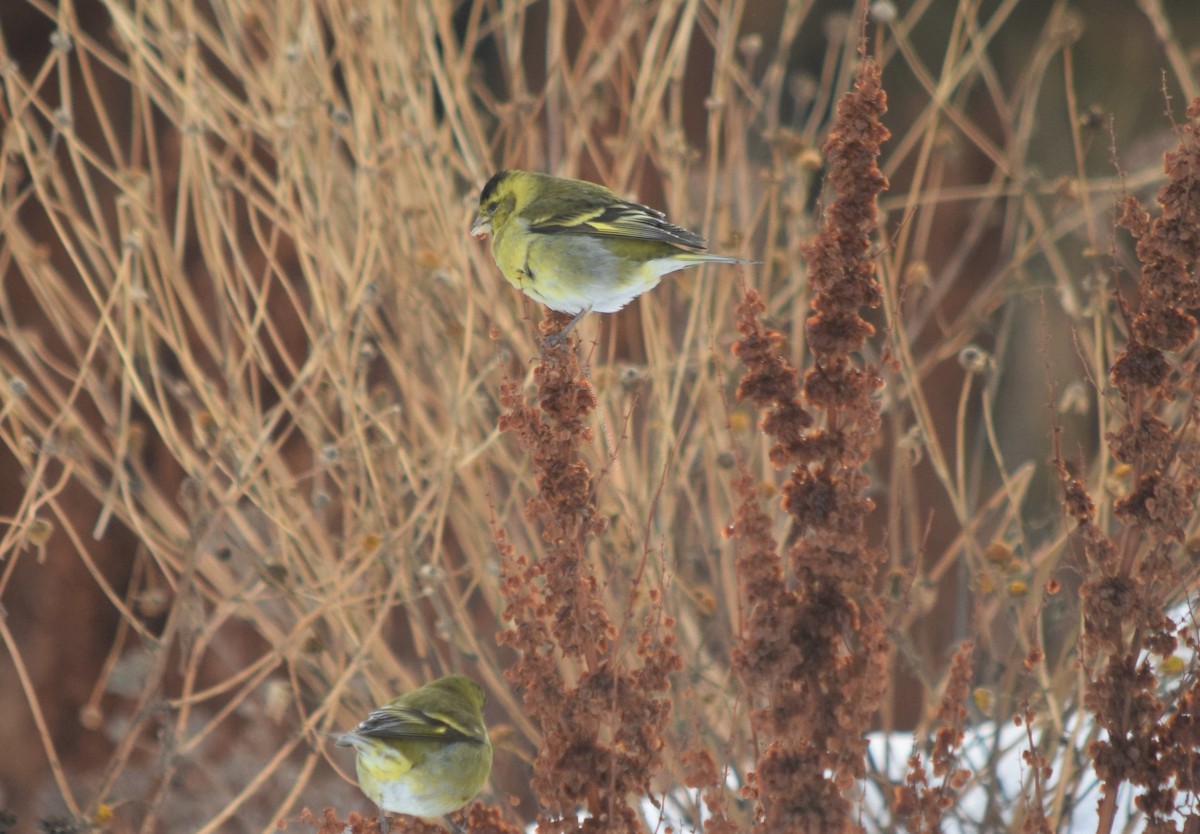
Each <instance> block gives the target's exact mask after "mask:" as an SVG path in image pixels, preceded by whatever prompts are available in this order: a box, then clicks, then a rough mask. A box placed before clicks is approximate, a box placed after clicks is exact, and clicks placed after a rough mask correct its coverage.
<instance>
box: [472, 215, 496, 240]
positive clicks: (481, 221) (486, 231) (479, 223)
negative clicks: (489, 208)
mask: <svg viewBox="0 0 1200 834" xmlns="http://www.w3.org/2000/svg"><path fill="white" fill-rule="evenodd" d="M491 233H492V221H491V220H488V219H487V218H486V217H484V216H483V215H482V214H477V215H475V222H473V223H472V224H471V237H473V238H475V239H476V240H483V239H484V238H485V237H487V236H488V235H490V234H491Z"/></svg>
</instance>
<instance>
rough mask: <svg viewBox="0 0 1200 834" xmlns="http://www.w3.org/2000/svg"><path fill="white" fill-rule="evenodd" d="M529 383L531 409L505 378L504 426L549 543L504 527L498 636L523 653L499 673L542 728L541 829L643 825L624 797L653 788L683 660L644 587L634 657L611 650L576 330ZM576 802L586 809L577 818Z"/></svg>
mask: <svg viewBox="0 0 1200 834" xmlns="http://www.w3.org/2000/svg"><path fill="white" fill-rule="evenodd" d="M566 322H567V318H566V317H564V316H562V315H560V314H553V315H550V316H548V317H547V318H546V319H545V320H543V322H542V333H543V335H544V336H551V335H553V334H555V333H558V332H560V331H561V330H562V329H563V327H564V326H565V324H566ZM534 381H535V383H536V385H537V405H536V407H535V406H533V405H530V404H528V403H527V402H526V401H525V398H524V396H523V395H522V394H521V392H520V390H519V388H518V386H517V384H516V383H511V382H510V383H507V384H506V385H505V386H504V388H503V390H502V392H501V398H502V404H503V406H504V408H505V413H504V414H503V415H502V416H501V418H500V428H501V429H503V430H506V431H512V432H514V433H515V434H516V435H517V437H518V438H519V440H520V442H521V445H522V446H523V447H524V448H525V449H526V450H527V451H528V452H529V454H530V457H531V460H532V463H533V467H534V470H535V471H536V473H537V484H538V493H537V495H535V496H534V497H533V498H532V499H530V501H529V504H528V505H527V507H526V513H527V514H528V516H529V517H530V518H531V519H532V520H534V521H535V522H536V523H537V524H538V525H539V526H540V527H541V529H542V538H543V540H544V542H545V545H546V546H545V550H544V555H543V556H542V558H540V559H538V560H536V561H535V560H531V559H530V558H529V557H527V556H523V555H517V553H516V550H515V548H514V547H512V545H511V544H509V543H508V542H507V541H506V540H505V538H504V537H503V535H502V534H501V536H500V541H499V545H500V552H501V556H502V559H503V567H502V571H503V578H502V583H501V591H502V593H503V594H504V596H505V599H506V600H507V605H506V607H505V611H504V619H505V621H506V622H508V623H510V624H511V625H512V628H511V629H508V630H506V631H503V632H501V634H500V641H501V642H502V643H503V644H504V645H507V646H510V647H512V648H513V649H515V650H516V651H517V652H518V655H519V656H518V659H517V661H516V663H515V664H514V665H513V666H512V667H510V668H509V670H508V671H507V673H506V674H507V676H508V678H509V680H510V681H512V683H513V684H515V685H516V686H519V687H520V688H521V689H522V691H523V693H524V704H525V708H526V712H527V714H528V715H529V717H530V718H531V719H533V720H534V721H536V722H537V724H538V725H539V727H540V728H541V731H542V734H543V741H542V747H541V750H540V752H539V754H538V758H537V761H536V762H535V764H534V775H533V781H532V787H533V791H534V793H535V794H536V795H537V797H538V800H539V805H540V809H541V810H540V813H539V817H538V830H539V831H542V832H554V831H576V830H579V831H605V832H621V831H631V832H632V831H640V830H641V822H640V819H639V816H638V811H637V809H636V808H635V807H633V806H632V805H630V804H629V802H628V801H627V799H628V798H630V797H635V796H642V795H645V794H647V793H648V792H649V789H650V777H651V775H652V774H653V773H654V772H655V770H656V769H657V768H658V765H659V758H660V756H661V751H662V749H663V745H664V741H663V728H664V726H665V724H666V720H667V717H668V714H669V712H670V706H671V704H670V701H669V700H668V699H667V698H666V697H665V695H664V693H665V692H666V691H667V689H668V686H669V681H668V676H669V675H670V674H671V673H672V672H674V671H676V670H677V669H678V668H679V667H680V659H679V656H678V654H677V653H676V652H675V650H674V642H675V638H674V635H673V634H672V633H671V627H672V626H673V623H672V621H671V620H670V618H668V617H665V616H663V614H662V607H661V600H660V599H659V597H658V595H657V593H656V592H651V594H650V599H651V603H652V604H651V609H652V610H651V611H650V613H649V614H648V615H647V616H646V617H645V620H644V622H643V624H642V628H641V629H640V631H639V632H638V636H637V646H636V656H637V658H638V665H637V667H636V668H629V667H628V666H627V665H626V664H625V662H624V660H623V658H624V656H625V655H622V654H619V653H618V652H617V651H616V649H617V648H618V647H617V645H616V640H617V629H616V627H615V626H614V624H613V622H612V621H611V619H610V618H609V616H608V613H607V612H606V610H605V608H604V605H603V602H602V600H601V598H600V593H599V585H598V581H597V578H596V574H595V571H594V569H593V566H592V564H591V562H590V561H589V560H588V557H587V543H588V541H589V540H590V539H591V538H593V537H595V536H597V535H599V534H601V533H603V532H604V530H605V528H606V521H605V519H604V518H603V517H602V516H600V515H599V514H598V513H597V511H596V500H595V494H594V485H593V481H592V476H591V471H590V470H589V468H588V466H587V464H586V463H585V462H583V461H582V460H580V459H578V457H577V454H578V450H579V449H580V447H581V446H582V444H584V443H585V442H586V441H587V440H588V439H589V438H590V430H589V429H588V428H587V426H586V425H585V421H586V417H587V415H588V413H589V411H590V409H591V406H592V397H591V393H590V391H589V390H588V387H587V383H586V381H585V380H584V379H583V375H582V373H581V372H580V367H579V361H578V358H577V356H576V351H575V349H574V343H573V340H572V341H570V342H568V341H566V340H559V341H557V342H556V341H554V340H550V341H549V342H548V343H547V345H546V349H545V353H544V355H543V357H542V361H541V363H540V364H539V365H538V367H537V369H536V370H535V372H534ZM564 669H566V670H569V674H570V675H571V677H572V678H573V679H574V680H573V681H572V680H568V679H567V678H566V677H565V676H564ZM579 808H582V809H584V810H586V811H587V812H588V814H589V815H590V818H588V819H586V820H584V821H583V822H582V823H581V822H578V821H577V818H576V809H579Z"/></svg>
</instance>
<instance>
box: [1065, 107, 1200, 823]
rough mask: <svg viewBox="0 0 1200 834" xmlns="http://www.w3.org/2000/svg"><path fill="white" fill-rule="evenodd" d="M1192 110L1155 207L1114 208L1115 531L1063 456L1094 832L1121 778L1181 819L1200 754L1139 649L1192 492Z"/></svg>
mask: <svg viewBox="0 0 1200 834" xmlns="http://www.w3.org/2000/svg"><path fill="white" fill-rule="evenodd" d="M1187 119H1188V121H1187V122H1186V123H1185V124H1183V125H1180V126H1179V128H1178V135H1179V140H1180V141H1179V147H1178V148H1177V149H1176V150H1174V151H1172V152H1170V153H1168V154H1166V158H1165V162H1166V172H1167V176H1168V182H1167V183H1166V184H1165V185H1164V186H1163V187H1162V189H1161V190H1160V191H1159V194H1158V203H1159V209H1160V214H1159V216H1158V217H1157V218H1155V219H1154V220H1153V221H1151V218H1150V214H1149V213H1148V212H1146V211H1145V210H1144V209H1142V207H1141V206H1140V205H1139V204H1138V203H1137V201H1136V200H1135V199H1134V198H1132V197H1129V198H1126V199H1124V200H1123V201H1122V203H1121V205H1120V206H1119V209H1120V215H1119V220H1120V223H1121V225H1122V226H1124V227H1125V228H1126V229H1127V230H1128V231H1129V232H1130V233H1131V234H1132V235H1133V236H1134V238H1135V239H1136V240H1137V250H1136V251H1137V258H1138V261H1139V262H1140V264H1141V275H1140V277H1139V280H1138V287H1137V296H1136V298H1135V299H1131V300H1130V302H1129V303H1128V304H1127V305H1125V309H1128V310H1129V313H1128V314H1127V315H1128V316H1130V321H1129V342H1128V344H1127V345H1126V346H1125V348H1124V349H1123V350H1122V351H1121V353H1120V354H1119V355H1118V357H1117V359H1116V361H1115V362H1114V363H1113V366H1112V369H1111V371H1110V381H1111V383H1112V384H1113V386H1114V387H1115V388H1116V389H1117V391H1118V392H1119V394H1120V396H1121V400H1122V401H1123V402H1124V404H1125V415H1124V416H1125V422H1124V423H1123V424H1114V425H1115V429H1114V430H1113V431H1112V433H1111V434H1110V435H1108V438H1107V439H1108V441H1109V443H1110V445H1111V448H1112V454H1113V457H1114V458H1115V460H1116V461H1118V462H1119V463H1122V464H1125V465H1127V466H1128V467H1129V468H1130V470H1131V478H1130V488H1129V491H1128V493H1127V494H1126V495H1124V496H1123V497H1120V498H1118V499H1117V500H1116V501H1115V502H1114V505H1113V510H1114V513H1113V515H1114V517H1115V518H1116V519H1117V520H1119V521H1120V522H1121V523H1122V524H1123V528H1122V529H1121V530H1120V532H1118V533H1116V534H1109V533H1107V532H1105V531H1104V530H1102V529H1101V528H1100V527H1099V526H1097V524H1096V520H1095V519H1096V507H1095V504H1094V502H1093V501H1092V499H1091V497H1090V496H1089V495H1088V493H1087V491H1086V489H1085V487H1084V486H1083V485H1082V483H1080V482H1079V481H1078V480H1076V479H1074V478H1073V477H1072V476H1071V475H1070V474H1069V473H1068V470H1067V466H1066V464H1065V463H1064V462H1063V461H1062V460H1061V458H1060V459H1059V461H1058V469H1059V472H1060V479H1061V482H1062V484H1063V487H1064V490H1065V493H1066V496H1065V502H1064V506H1065V510H1066V512H1067V514H1068V515H1069V516H1070V517H1071V518H1073V519H1074V520H1075V522H1076V531H1075V536H1076V538H1077V540H1078V542H1079V546H1080V548H1081V550H1082V551H1083V554H1084V556H1085V558H1086V560H1087V562H1086V564H1087V574H1086V581H1085V582H1084V584H1083V587H1082V588H1081V597H1082V603H1083V626H1084V629H1083V634H1082V637H1081V653H1082V656H1083V658H1084V660H1085V663H1086V666H1085V668H1086V669H1087V670H1088V671H1089V680H1088V682H1087V688H1086V692H1085V703H1086V704H1087V706H1088V708H1089V710H1090V711H1091V712H1092V713H1093V715H1094V716H1095V720H1096V723H1097V724H1098V726H1099V727H1101V728H1102V729H1104V730H1105V731H1107V738H1105V739H1103V740H1096V741H1093V742H1092V743H1091V745H1090V746H1089V748H1088V752H1089V754H1090V755H1091V757H1092V760H1093V764H1094V767H1095V770H1096V773H1097V775H1098V776H1099V777H1100V779H1101V781H1102V797H1101V799H1100V803H1099V818H1100V822H1099V826H1098V828H1097V830H1098V831H1099V832H1101V834H1108V832H1110V831H1112V829H1113V826H1114V825H1115V822H1116V814H1117V795H1118V791H1119V790H1120V788H1121V785H1122V784H1123V783H1126V782H1128V783H1130V784H1131V785H1133V786H1136V787H1138V788H1141V789H1142V790H1143V793H1142V794H1141V795H1140V796H1138V797H1137V800H1136V801H1137V804H1138V806H1139V807H1140V808H1141V809H1142V811H1143V812H1144V813H1145V814H1146V816H1147V825H1148V827H1147V829H1146V830H1147V831H1154V832H1158V831H1167V830H1171V831H1173V830H1175V829H1174V823H1173V822H1171V821H1170V817H1171V815H1172V814H1174V813H1176V809H1177V804H1176V792H1177V790H1178V789H1181V788H1182V789H1184V790H1187V791H1190V790H1192V787H1191V786H1192V785H1193V773H1194V767H1195V763H1194V762H1193V761H1192V759H1193V755H1194V754H1193V755H1186V756H1179V755H1178V754H1177V753H1175V752H1174V751H1177V750H1179V749H1180V748H1179V747H1178V746H1177V745H1179V744H1180V742H1183V743H1185V744H1190V743H1192V742H1193V741H1194V739H1192V737H1191V734H1190V733H1189V734H1188V735H1187V736H1186V737H1184V736H1181V733H1183V732H1185V731H1184V729H1183V728H1184V726H1185V724H1190V718H1189V719H1188V721H1187V722H1180V721H1179V720H1178V714H1176V715H1175V716H1174V717H1171V718H1168V713H1169V712H1171V709H1170V706H1169V704H1170V703H1173V702H1174V700H1175V699H1173V698H1172V699H1170V700H1169V701H1167V702H1164V701H1163V700H1162V699H1160V697H1159V694H1158V686H1159V681H1158V678H1157V676H1156V675H1155V673H1154V671H1153V668H1152V666H1151V664H1150V660H1149V657H1148V656H1143V653H1145V654H1146V655H1157V656H1159V657H1167V656H1169V655H1171V654H1172V653H1173V652H1174V651H1175V649H1176V645H1177V638H1176V636H1175V624H1174V623H1173V622H1172V621H1171V620H1170V619H1169V618H1168V617H1167V616H1166V614H1165V607H1166V606H1167V605H1168V604H1169V603H1170V602H1171V600H1172V599H1173V596H1174V594H1175V593H1176V591H1177V588H1178V585H1179V581H1180V577H1179V574H1178V571H1177V569H1176V567H1175V561H1174V559H1173V558H1172V557H1173V556H1175V554H1176V553H1177V552H1178V550H1179V546H1180V544H1181V543H1182V541H1183V538H1184V530H1185V527H1186V525H1187V524H1188V523H1189V520H1190V518H1191V517H1192V515H1193V514H1194V512H1195V504H1196V496H1197V493H1198V491H1200V443H1198V442H1197V439H1196V437H1195V431H1194V427H1193V426H1192V423H1194V421H1195V411H1196V405H1195V397H1196V394H1197V392H1198V390H1200V380H1198V378H1197V373H1196V371H1197V369H1196V359H1195V357H1194V355H1192V356H1189V352H1192V353H1194V348H1195V340H1196V320H1195V318H1194V317H1193V316H1192V315H1191V313H1190V312H1189V311H1190V310H1195V309H1196V308H1197V307H1198V306H1200V282H1198V280H1197V277H1196V275H1195V269H1194V265H1195V264H1196V263H1197V261H1198V260H1200V174H1198V172H1200V99H1197V100H1194V101H1193V102H1192V103H1191V106H1190V107H1189V108H1188V111H1187ZM1171 354H1174V355H1176V356H1177V357H1179V358H1178V359H1176V360H1172V358H1171ZM1176 402H1179V403H1181V404H1182V406H1183V407H1182V408H1180V407H1177V406H1175V403H1176ZM1184 749H1187V748H1184ZM1191 749H1192V750H1193V751H1194V747H1193V748H1191Z"/></svg>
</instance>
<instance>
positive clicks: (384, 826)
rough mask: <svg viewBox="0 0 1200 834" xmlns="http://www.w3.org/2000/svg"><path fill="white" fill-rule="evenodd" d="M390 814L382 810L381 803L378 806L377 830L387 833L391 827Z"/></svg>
mask: <svg viewBox="0 0 1200 834" xmlns="http://www.w3.org/2000/svg"><path fill="white" fill-rule="evenodd" d="M390 816H391V815H390V814H389V813H388V812H387V811H385V810H383V806H382V805H381V806H380V807H379V830H380V831H381V832H382V834H388V829H389V828H391V825H390V823H391V820H390V819H389V817H390Z"/></svg>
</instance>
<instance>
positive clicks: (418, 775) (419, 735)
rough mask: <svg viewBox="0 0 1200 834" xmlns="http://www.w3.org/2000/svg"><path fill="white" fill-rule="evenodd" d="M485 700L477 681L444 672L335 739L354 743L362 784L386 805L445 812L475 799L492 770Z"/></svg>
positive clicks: (417, 812) (428, 813) (419, 813)
mask: <svg viewBox="0 0 1200 834" xmlns="http://www.w3.org/2000/svg"><path fill="white" fill-rule="evenodd" d="M484 701H485V697H484V694H483V689H482V688H480V686H479V684H477V683H475V681H473V680H471V679H470V678H468V677H464V676H463V675H447V676H446V677H444V678H438V679H437V680H435V681H434V682H433V683H429V684H426V685H425V686H422V687H421V688H420V689H417V690H414V691H412V692H409V693H408V694H406V695H401V696H400V697H399V698H397V699H395V700H394V701H392V702H391V703H388V704H385V705H383V706H381V707H378V708H377V709H374V710H372V711H371V714H370V715H368V716H367V718H366V720H365V721H363V722H362V723H361V724H359V725H358V726H357V727H355V728H354V729H353V730H351V731H350V732H348V733H345V734H344V735H342V736H341V737H340V738H339V739H338V742H337V743H338V746H339V747H353V748H354V750H355V752H356V753H357V754H358V760H357V770H358V784H359V787H361V788H362V791H363V793H365V794H366V795H367V796H368V797H370V798H371V799H372V800H373V801H374V802H375V804H376V805H378V806H379V807H380V808H381V809H382V810H383V811H385V812H386V811H393V812H396V813H399V814H411V815H412V816H415V817H440V816H443V815H444V814H449V813H452V812H453V811H457V810H458V809H459V808H461V807H463V806H464V805H466V804H467V803H468V802H470V801H471V797H473V796H475V794H476V793H478V792H479V789H480V788H481V787H483V783H484V782H486V781H487V778H488V773H490V772H491V769H492V742H491V739H490V738H489V737H488V732H487V727H485V726H484V723H483V705H484ZM386 820H387V818H386V815H383V822H384V830H385V831H386V830H387V827H386Z"/></svg>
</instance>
